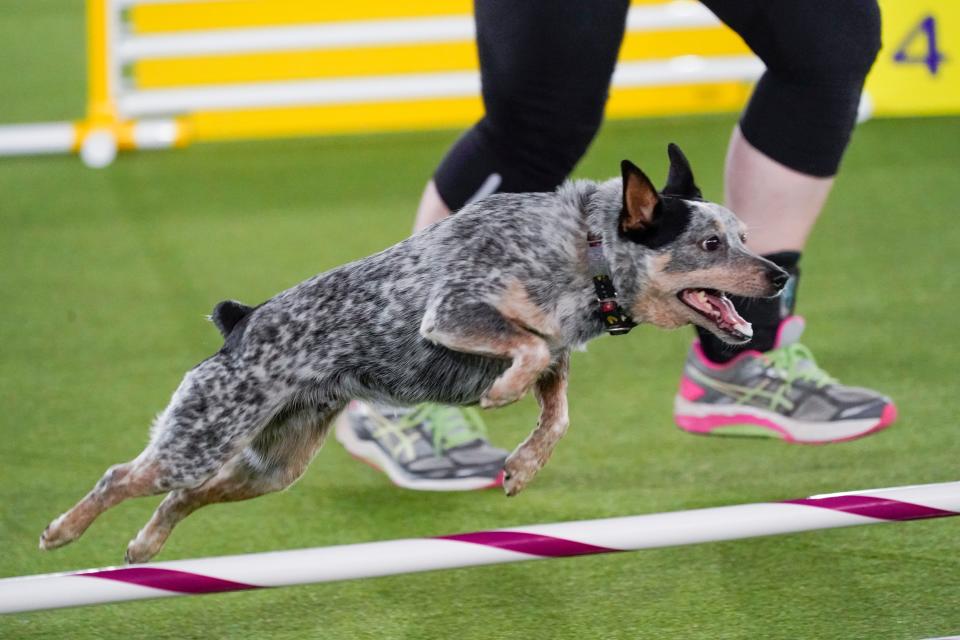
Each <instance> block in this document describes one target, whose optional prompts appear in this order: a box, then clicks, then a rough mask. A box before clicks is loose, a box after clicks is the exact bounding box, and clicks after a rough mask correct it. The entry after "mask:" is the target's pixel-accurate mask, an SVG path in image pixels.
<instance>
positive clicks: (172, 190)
mask: <svg viewBox="0 0 960 640" xmlns="http://www.w3.org/2000/svg"><path fill="white" fill-rule="evenodd" d="M0 7H2V8H3V13H4V15H5V16H6V15H12V16H15V17H17V18H23V19H19V20H2V21H0V35H2V36H3V37H2V38H0V42H2V43H3V49H2V50H3V51H4V52H8V54H9V55H8V56H7V60H13V61H14V64H5V65H0V86H4V87H5V89H6V91H7V93H6V94H5V95H7V96H11V95H14V96H16V99H15V100H14V99H8V100H5V101H4V103H3V104H2V105H0V122H10V121H16V120H19V121H27V120H33V119H45V118H67V117H72V116H76V115H79V114H80V104H81V100H80V99H79V96H80V92H81V88H82V82H81V81H78V80H77V78H76V75H77V74H78V73H79V72H80V71H81V70H82V58H80V57H79V56H80V51H79V46H80V40H79V38H78V36H77V34H78V33H79V31H78V29H79V22H78V20H79V12H80V9H81V7H82V4H81V3H80V2H77V1H71V2H54V1H52V0H32V1H31V2H30V3H22V2H15V1H14V0H0ZM27 69H29V70H30V73H26V70H27ZM732 122H733V120H732V118H730V117H726V116H725V117H716V118H701V119H673V120H660V121H646V122H616V123H610V124H609V125H608V126H607V127H606V128H605V130H604V132H603V133H602V135H601V136H600V138H599V139H598V141H597V143H596V145H595V146H594V148H593V149H592V150H591V152H590V154H589V155H588V157H587V158H586V159H585V161H584V163H583V164H582V166H581V167H580V168H579V169H578V173H579V174H580V175H584V176H592V177H605V176H609V175H611V174H613V173H615V172H616V169H617V166H618V162H619V160H620V159H621V158H622V157H624V156H630V157H631V158H633V159H634V160H636V161H637V162H639V163H640V164H641V165H642V166H644V167H649V168H650V169H651V173H652V174H653V175H655V176H656V175H660V176H662V175H663V174H664V173H665V154H664V147H665V144H666V142H667V141H670V140H675V141H677V142H679V143H680V144H681V145H682V146H683V147H684V149H685V150H686V151H687V153H688V155H689V156H690V157H691V159H692V161H693V163H694V167H695V168H696V170H697V175H698V178H699V181H700V183H701V185H702V186H703V187H704V191H705V192H706V193H707V195H708V196H714V197H717V196H718V195H719V194H720V191H721V166H722V162H721V161H722V155H723V148H724V145H725V141H726V137H727V134H728V132H729V130H730V126H731V124H732ZM454 136H455V133H453V132H441V133H429V134H416V135H413V134H410V135H389V136H376V137H374V136H371V137H352V138H331V139H326V140H319V139H318V140H295V141H270V142H259V143H243V144H229V145H228V144H224V145H208V146H196V147H193V148H190V149H188V150H185V151H176V152H163V153H161V152H156V153H142V154H137V155H131V156H126V157H123V158H121V160H120V161H119V162H118V163H117V164H116V165H115V166H114V167H112V168H110V169H109V170H105V171H100V172H94V171H90V170H87V169H85V168H83V167H82V166H81V165H80V164H79V162H78V161H77V160H76V159H75V158H58V157H52V158H34V159H19V160H5V161H2V162H0V301H2V308H3V313H2V314H0V403H2V407H3V412H2V414H0V479H2V482H0V542H2V545H3V553H2V554H0V576H13V575H22V574H30V573H39V572H49V571H62V570H68V569H77V568H85V567H95V566H103V565H109V564H115V563H118V562H120V561H121V559H122V554H123V549H124V547H125V545H126V542H127V540H128V539H129V538H130V537H131V536H132V535H134V534H135V532H136V531H137V529H138V528H139V527H140V526H141V525H142V524H143V523H144V522H145V521H146V519H147V518H148V517H149V514H150V513H151V511H152V509H153V508H154V507H155V505H156V503H157V502H158V499H157V498H154V499H143V500H137V501H132V502H130V503H127V504H124V505H122V506H121V507H118V508H117V509H115V510H113V511H111V512H109V513H107V514H106V515H104V516H103V517H102V518H101V519H100V520H98V521H97V523H96V524H95V525H94V526H93V527H92V528H91V530H90V531H89V532H88V533H87V534H86V536H85V537H84V538H83V539H82V540H80V541H79V542H78V543H76V544H74V545H72V546H70V547H67V548H64V549H62V550H60V551H57V552H53V553H40V552H39V551H37V550H36V540H37V536H38V534H39V533H40V531H41V530H42V529H43V527H44V526H45V525H46V523H47V522H48V521H49V520H50V519H51V518H52V517H54V516H56V515H57V514H58V513H60V512H61V511H62V510H64V509H65V508H67V507H69V506H70V505H71V504H73V503H74V501H75V500H77V499H78V498H79V497H80V496H81V495H82V494H83V493H84V492H85V491H86V490H87V489H88V488H89V487H90V486H91V485H92V483H93V482H94V481H95V480H96V479H97V478H98V477H99V475H100V474H101V473H102V471H103V470H104V469H105V468H106V467H107V466H108V465H110V464H112V463H115V462H117V461H120V460H125V459H128V458H130V457H131V456H133V455H135V454H136V453H137V452H138V451H139V450H140V449H141V448H142V446H143V444H144V443H145V441H146V436H147V426H148V424H149V422H150V420H151V419H152V417H153V416H154V415H155V414H156V413H157V412H158V411H159V410H160V409H162V407H163V406H164V404H165V402H166V401H167V399H168V398H169V395H170V393H171V392H172V390H173V389H174V387H175V385H176V384H177V382H178V380H179V379H180V376H181V375H182V374H183V372H184V371H185V370H186V369H187V368H189V367H190V366H192V365H193V364H195V363H196V362H197V361H198V360H200V359H202V358H203V357H205V356H206V355H208V354H209V353H210V352H212V351H213V350H215V349H216V348H217V347H218V345H219V342H220V341H219V339H218V337H217V335H216V332H215V330H214V329H213V328H212V326H210V325H209V324H208V323H206V322H205V321H204V320H203V315H204V314H205V313H207V312H208V311H209V309H210V308H211V307H212V305H213V303H215V302H216V301H218V300H220V299H222V298H226V297H234V298H239V299H241V300H246V301H248V302H257V301H260V300H262V299H264V298H266V297H268V296H270V295H272V294H273V293H275V292H277V291H279V290H280V289H282V288H284V287H286V286H289V285H291V284H293V283H295V282H297V281H299V280H301V279H302V278H305V277H307V276H309V275H312V274H313V273H315V272H317V271H320V270H323V269H326V268H329V267H332V266H334V265H337V264H340V263H342V262H344V261H347V260H350V259H353V258H356V257H359V256H362V255H365V254H369V253H371V252H374V251H376V250H378V249H381V248H383V247H384V246H387V245H388V244H390V243H392V242H394V241H397V240H399V239H401V238H402V237H404V235H405V234H406V233H407V232H408V230H409V226H410V222H411V214H412V211H413V209H414V207H415V204H416V201H417V198H418V196H419V191H420V189H421V186H422V184H423V182H424V180H425V179H426V177H427V176H428V175H429V173H430V171H431V170H432V168H433V166H434V165H435V163H436V161H437V160H438V158H439V156H440V155H441V154H442V152H443V151H444V149H445V148H446V147H447V145H449V143H450V142H451V141H452V140H453V138H454ZM958 139H960V119H931V120H904V121H877V122H871V123H868V124H866V125H864V126H862V127H861V128H860V130H859V131H858V133H857V136H856V139H855V143H854V145H853V146H852V148H851V150H850V153H849V155H848V158H847V161H846V163H845V170H844V173H843V176H842V179H841V180H840V182H839V183H838V185H837V189H836V190H835V193H834V195H833V197H832V199H831V201H830V203H829V206H828V210H827V212H826V213H825V216H824V218H823V220H822V221H821V223H820V225H819V227H818V229H817V231H816V233H815V235H814V238H813V240H812V242H811V244H810V246H809V248H808V251H807V255H806V258H805V261H804V265H805V275H804V282H803V285H802V289H801V292H800V310H801V311H802V312H803V313H804V314H805V315H806V316H807V317H808V320H809V321H810V330H809V335H808V337H807V340H806V342H807V343H808V344H809V345H810V346H811V347H812V348H813V349H814V350H815V352H816V353H817V354H818V355H819V357H820V358H821V360H822V363H823V364H824V365H825V366H826V367H827V368H828V369H829V370H830V371H831V372H833V373H834V374H835V375H837V376H838V377H840V378H842V379H844V380H847V381H851V382H857V383H860V384H864V385H869V386H872V387H876V388H879V389H883V390H885V391H887V392H888V393H890V394H891V395H892V396H893V397H894V398H896V400H897V401H898V403H899V405H900V409H901V414H902V418H901V419H900V421H899V422H898V423H897V424H896V425H895V427H893V428H892V429H890V430H888V431H886V432H883V433H881V434H879V435H877V436H875V437H871V438H868V439H865V440H862V441H857V442H852V443H846V444H841V445H834V446H826V447H800V446H789V445H785V444H783V443H780V442H775V441H765V440H750V439H744V440H735V439H719V438H696V437H692V436H689V435H686V434H683V433H681V432H679V431H677V430H676V429H675V428H674V427H673V426H672V421H671V399H672V396H673V393H674V389H675V385H676V381H677V375H678V373H679V369H680V365H681V361H682V358H683V355H684V352H685V349H686V347H687V345H688V343H689V340H690V334H689V332H687V331H678V332H672V333H667V332H661V331H657V330H655V329H652V328H641V329H638V330H637V331H635V332H634V333H632V334H631V335H630V336H629V337H627V338H619V339H617V338H602V339H600V340H598V341H597V342H595V343H594V344H593V345H592V346H591V348H590V351H589V352H588V353H586V354H577V355H576V356H575V358H574V363H573V377H572V383H571V393H570V400H571V418H572V423H573V424H572V427H571V430H570V433H569V435H568V436H567V437H566V438H565V439H564V441H563V443H562V444H561V445H560V447H559V450H558V451H557V453H556V455H555V456H554V459H553V460H552V461H551V463H550V465H549V466H548V467H547V468H546V469H545V470H544V471H543V473H542V474H541V475H540V476H539V477H538V478H537V480H536V482H535V483H534V484H533V485H532V486H531V487H530V488H529V489H528V490H527V491H526V492H525V493H524V494H523V495H522V496H520V497H518V498H517V499H513V500H507V499H505V498H504V497H503V496H502V495H500V494H499V493H498V492H495V491H489V492H482V493H470V494H424V493H414V492H407V491H402V490H400V489H397V488H394V487H393V486H392V485H390V484H389V483H388V482H387V480H386V479H385V478H384V477H383V476H381V475H379V474H377V473H376V472H374V471H372V470H371V469H369V468H367V467H365V466H363V465H360V464H358V463H356V462H355V461H353V460H352V459H351V458H349V457H348V456H347V455H346V454H345V453H344V451H343V450H342V449H341V448H340V447H339V446H338V445H337V444H336V443H335V442H331V443H330V444H329V445H328V446H327V447H326V448H325V449H324V450H323V451H322V452H321V453H320V455H319V456H318V459H317V460H316V461H315V463H314V464H313V466H312V467H311V469H310V470H309V472H308V473H307V474H306V476H305V477H304V479H303V480H302V481H301V482H300V483H299V484H297V485H296V486H295V487H294V488H293V489H292V490H291V491H288V492H285V493H283V494H279V495H272V496H268V497H264V498H260V499H257V500H254V501H251V502H248V503H241V504H232V505H222V506H214V507H210V508H209V509H205V510H203V511H201V512H199V513H197V514H195V515H194V516H192V517H191V518H190V519H188V520H187V521H185V522H184V523H183V524H182V525H181V526H180V527H179V528H178V529H177V530H176V532H175V533H174V535H173V536H172V538H171V539H170V542H169V544H168V546H167V548H166V549H165V550H164V552H163V553H162V554H161V555H160V556H159V558H158V559H159V560H170V559H175V558H190V557H199V556H209V555H220V554H229V553H245V552H255V551H264V550H271V549H286V548H298V547H307V546H321V545H331V544H340V543H349V542H358V541H367V540H380V539H390V538H397V537H408V536H421V535H433V534H442V533H450V532H457V531H470V530H476V529H482V528H491V527H502V526H510V525H518V524H524V523H534V522H549V521H559V520H572V519H581V518H596V517H605V516H615V515H625V514H634V513H649V512H657V511H667V510H674V509H684V508H695V507H703V506H713V505H724V504H737V503H744V502H754V501H761V500H776V499H785V498H790V497H799V496H803V495H807V494H810V493H816V492H823V491H831V490H842V489H855V488H863V487H870V486H880V485H897V484H907V483H919V482H937V481H945V480H952V479H955V478H956V459H957V455H956V453H957V451H956V442H957V436H956V433H957V428H958V424H957V416H958V413H960V411H958V410H960V400H958V397H957V395H956V392H955V388H956V373H955V372H956V368H957V364H958V361H957V355H956V352H955V351H954V350H953V349H952V343H953V341H954V340H955V339H956V338H957V332H956V315H957V311H958V305H957V303H956V301H955V296H956V293H957V290H958V287H957V285H958V277H960V276H958V272H957V270H956V269H955V268H954V266H952V265H953V259H954V258H955V255H954V254H955V250H956V248H957V247H958V246H960V226H958V225H957V224H956V223H955V216H956V209H957V206H956V202H957V200H958V198H960V186H958V185H957V183H956V181H955V176H956V172H957V169H958V165H960V150H958V147H957V145H956V141H957V140H958ZM535 413H536V412H535V407H534V403H533V402H532V401H531V400H529V399H527V400H524V401H523V402H521V403H519V404H518V405H516V406H513V407H509V408H507V409H503V410H499V411H496V412H489V413H487V419H488V422H489V425H490V431H491V434H492V438H493V440H494V441H495V442H496V443H499V444H501V445H503V446H505V447H509V446H512V445H513V444H515V443H516V442H518V441H519V440H520V439H521V438H522V437H523V436H524V435H525V434H526V432H527V431H528V430H529V429H530V428H531V427H532V425H533V422H534V420H535ZM958 533H960V522H958V521H953V520H940V521H930V522H919V523H909V524H903V525H885V526H876V527H863V528H858V529H847V530H835V531H824V532H817V533H808V534H800V535H792V536H783V537H777V538H768V539H759V540H746V541H738V542H728V543H721V544H710V545H702V546H697V547H686V548H677V549H665V550H657V551H648V552H642V553H635V554H624V555H619V556H615V557H614V556H597V557H589V558H578V559H568V560H554V561H550V562H540V563H531V564H519V565H504V566H495V567H486V568H476V569H466V570H457V571H446V572H438V573H432V574H420V575H411V576H398V577H391V578H381V579H375V580H364V581H357V582H347V583H341V584H329V585H317V586H307V587H296V588H290V589H283V590H276V591H270V592H249V593H238V594H228V595H220V596H208V597H202V598H179V599H174V600H167V601H147V602H139V603H129V604H119V605H109V606H104V607H96V608H84V609H73V610H62V611H55V612H38V613H33V614H25V615H18V616H8V617H4V618H0V637H2V638H49V637H66V638H112V637H127V638H131V637H134V638H135V637H150V638H177V639H181V638H203V639H208V638H236V637H271V638H307V637H310V638H312V637H324V638H366V637H370V638H484V639H486V638H499V637H517V638H526V639H528V638H540V637H550V638H616V637H622V638H657V639H659V638H691V637H697V638H745V639H746V638H750V639H753V638H791V639H792V638H818V639H819V638H843V639H848V638H871V639H873V638H905V639H907V638H923V637H929V636H934V635H947V634H951V633H960V611H958V609H957V607H956V606H955V603H956V602H957V600H958V597H960V586H958V582H957V579H956V575H957V571H958V569H960V561H958V560H957V557H958V552H960V536H958V535H957V534H958Z"/></svg>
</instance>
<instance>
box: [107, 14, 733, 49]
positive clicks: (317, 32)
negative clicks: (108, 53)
mask: <svg viewBox="0 0 960 640" xmlns="http://www.w3.org/2000/svg"><path fill="white" fill-rule="evenodd" d="M718 24H720V23H719V21H718V20H717V18H716V17H715V16H714V15H713V14H712V13H710V10H709V9H707V8H706V7H704V6H703V5H702V4H700V3H699V2H692V1H691V0H674V1H673V2H667V3H664V4H660V5H651V6H641V7H634V8H632V9H630V11H629V13H628V16H627V29H628V30H629V31H662V30H667V29H689V28H696V27H710V26H716V25H718ZM473 38H474V24H473V18H472V17H470V16H440V17H435V18H400V19H394V20H377V21H362V22H361V21H358V22H337V23H329V24H305V25H296V26H288V27H261V28H251V29H218V30H207V31H194V32H185V33H176V34H163V35H143V36H122V37H121V38H120V39H119V41H118V43H117V56H118V59H119V60H120V61H121V62H122V63H129V62H133V61H135V60H142V59H147V58H149V59H158V58H185V57H190V56H201V55H230V54H238V53H252V52H267V51H291V50H300V49H337V48H346V47H358V46H377V45H397V44H415V43H430V42H458V41H464V40H472V39H473Z"/></svg>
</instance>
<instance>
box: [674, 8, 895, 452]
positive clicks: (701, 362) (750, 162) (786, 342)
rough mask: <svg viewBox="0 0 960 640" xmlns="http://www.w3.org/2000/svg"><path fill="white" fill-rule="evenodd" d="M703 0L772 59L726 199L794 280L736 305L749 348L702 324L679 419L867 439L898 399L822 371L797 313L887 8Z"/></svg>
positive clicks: (796, 435)
mask: <svg viewBox="0 0 960 640" xmlns="http://www.w3.org/2000/svg"><path fill="white" fill-rule="evenodd" d="M703 2H704V4H706V5H707V6H708V7H710V8H711V10H713V11H714V12H715V13H716V14H717V15H718V16H719V17H720V18H721V19H722V20H723V21H724V22H726V23H727V24H729V25H730V26H731V27H733V28H734V29H735V30H737V32H738V33H740V35H741V36H743V37H744V39H745V40H746V42H747V43H748V44H749V45H750V47H751V48H752V49H753V50H754V51H755V52H756V53H757V54H758V55H759V56H760V57H761V58H762V59H763V60H764V62H765V63H766V65H767V71H766V73H765V74H764V76H763V77H762V78H761V80H760V81H759V83H758V85H757V88H756V90H755V92H754V95H753V97H752V98H751V101H750V104H749V105H748V107H747V109H746V111H745V112H744V114H743V117H742V118H741V120H740V123H739V125H738V126H737V128H736V129H735V130H734V133H733V136H732V138H731V141H730V147H729V150H728V154H727V167H726V176H725V190H726V194H725V195H726V200H727V205H728V206H729V207H730V208H731V209H732V210H733V211H734V212H736V213H737V215H738V216H740V218H741V219H743V220H744V221H745V222H746V223H747V226H748V245H749V246H751V247H752V248H753V249H754V250H755V251H757V252H758V253H760V254H763V255H765V256H766V257H768V258H770V259H771V260H773V261H774V262H776V263H777V264H779V265H780V266H781V267H783V268H785V269H786V270H787V271H789V272H790V273H791V276H792V278H791V283H790V284H789V285H788V287H787V288H786V290H785V293H784V295H783V296H782V297H781V298H780V299H773V300H739V301H737V304H738V306H740V307H741V308H742V309H743V314H742V315H744V317H745V318H746V319H747V320H749V321H750V322H752V323H753V324H754V339H753V340H752V341H751V342H750V343H749V344H748V345H746V346H745V347H743V348H730V347H728V346H727V345H725V344H723V343H721V342H720V341H719V340H717V339H715V338H714V337H713V336H712V335H709V334H706V333H705V332H699V333H700V341H699V343H698V344H696V345H695V346H694V349H693V351H692V353H691V356H690V358H688V361H687V367H686V369H685V376H684V379H683V381H682V383H681V391H680V394H679V395H678V398H677V420H678V423H679V424H680V426H681V427H683V428H685V429H688V430H690V431H699V432H710V431H712V430H714V429H717V428H720V427H724V428H726V429H727V430H732V429H735V428H740V427H742V426H743V425H749V426H753V427H758V426H759V427H761V428H764V429H767V430H768V432H769V433H771V434H778V435H780V436H782V437H784V438H786V439H792V440H816V441H832V440H838V439H846V438H850V437H857V436H860V435H865V434H866V433H869V432H871V431H872V430H876V429H878V428H881V427H883V426H886V424H889V423H890V422H891V421H892V420H893V416H894V409H893V405H892V403H890V401H889V400H888V399H887V398H885V397H883V396H880V395H879V394H876V393H873V392H870V391H868V390H863V389H854V388H851V387H844V386H842V385H839V384H838V383H836V381H834V380H832V379H831V378H829V377H828V376H826V374H824V373H823V372H822V371H820V370H819V369H818V368H817V367H816V365H815V364H814V363H813V360H812V357H810V356H809V352H808V351H806V349H804V348H802V347H800V345H799V344H797V342H796V341H797V340H798V338H799V333H800V331H802V321H801V320H799V319H798V318H791V314H792V313H793V307H794V305H795V301H796V286H797V280H798V279H799V268H798V263H799V260H800V256H801V252H802V250H803V248H804V246H805V244H806V240H807V236H808V235H809V233H810V231H811V229H812V227H813V225H814V223H815V221H816V219H817V217H818V216H819V215H820V212H821V211H822V209H823V206H824V203H825V202H826V199H827V196H828V195H829V192H830V189H831V187H832V185H833V179H834V176H835V174H836V172H837V169H838V167H839V165H840V160H841V158H842V156H843V152H844V150H845V149H846V146H847V144H848V142H849V140H850V135H851V133H852V130H853V126H854V123H855V120H856V112H857V106H858V103H859V99H860V93H861V90H862V88H863V82H864V79H865V77H866V74H867V72H868V71H869V69H870V66H871V65H872V63H873V60H874V58H875V57H876V54H877V51H878V49H879V44H880V38H879V30H880V15H879V8H878V7H877V5H876V2H875V0H848V1H845V2H832V1H831V0H805V1H804V2H797V1H793V0H763V1H762V2H749V1H743V0H737V1H733V0H703ZM757 351H760V352H768V356H766V357H760V356H757V355H756V352H757ZM775 360H777V361H779V360H782V362H775ZM756 407H762V408H763V411H756V410H754V409H755V408H756Z"/></svg>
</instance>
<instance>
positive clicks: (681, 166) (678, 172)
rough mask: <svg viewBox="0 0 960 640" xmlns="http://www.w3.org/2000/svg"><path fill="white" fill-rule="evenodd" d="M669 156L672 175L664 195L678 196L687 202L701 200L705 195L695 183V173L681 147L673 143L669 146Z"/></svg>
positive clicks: (668, 176) (669, 175) (664, 189)
mask: <svg viewBox="0 0 960 640" xmlns="http://www.w3.org/2000/svg"><path fill="white" fill-rule="evenodd" d="M667 155H668V156H670V173H669V174H667V186H665V187H664V188H663V195H665V196H677V197H680V198H685V199H687V200H694V199H696V200H700V199H702V198H703V194H702V193H700V187H698V186H697V185H696V183H695V182H694V181H693V171H691V170H690V163H689V162H687V156H685V155H683V151H680V147H678V146H677V145H675V144H673V143H672V142H671V143H670V144H669V145H667Z"/></svg>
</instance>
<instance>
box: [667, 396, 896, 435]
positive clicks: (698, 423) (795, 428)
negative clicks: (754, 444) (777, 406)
mask: <svg viewBox="0 0 960 640" xmlns="http://www.w3.org/2000/svg"><path fill="white" fill-rule="evenodd" d="M673 407H674V420H675V421H676V423H677V426H678V427H679V428H680V429H681V430H683V431H686V432H688V433H694V434H697V435H723V436H744V437H764V438H778V439H780V440H785V441H786V442H793V443H797V444H828V443H834V442H846V441H849V440H856V439H857V438H863V437H865V436H868V435H871V434H873V433H876V432H878V431H881V430H883V429H886V428H887V427H889V426H890V424H892V423H893V421H894V420H896V418H897V408H896V406H895V405H894V404H893V403H890V404H888V405H886V406H885V407H884V409H883V413H882V414H881V415H880V417H879V418H869V419H864V420H837V421H831V422H807V421H803V420H793V419H791V418H787V417H784V416H782V415H780V414H777V413H774V412H773V411H766V410H764V409H760V408H758V407H749V406H744V405H715V404H709V405H708V404H703V403H697V402H691V401H689V400H687V399H686V398H683V397H682V396H679V395H678V396H676V398H674V403H673ZM827 434H829V435H827Z"/></svg>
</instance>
